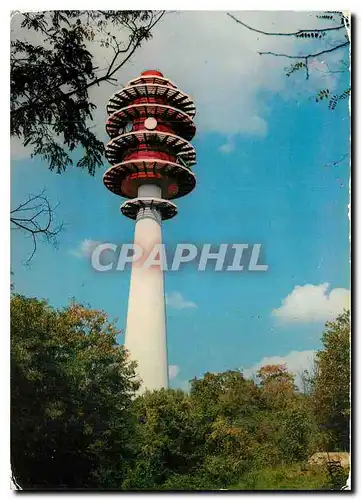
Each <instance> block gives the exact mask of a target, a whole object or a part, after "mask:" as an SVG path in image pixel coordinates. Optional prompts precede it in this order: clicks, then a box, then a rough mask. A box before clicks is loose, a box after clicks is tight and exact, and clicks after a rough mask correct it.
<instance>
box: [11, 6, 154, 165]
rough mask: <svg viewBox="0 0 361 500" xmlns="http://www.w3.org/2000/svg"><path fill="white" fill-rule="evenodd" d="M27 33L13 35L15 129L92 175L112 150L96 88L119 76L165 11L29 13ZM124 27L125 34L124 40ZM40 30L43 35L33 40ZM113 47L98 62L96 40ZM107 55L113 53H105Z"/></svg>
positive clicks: (53, 159) (36, 150) (51, 158)
mask: <svg viewBox="0 0 361 500" xmlns="http://www.w3.org/2000/svg"><path fill="white" fill-rule="evenodd" d="M21 15H22V16H23V19H22V22H21V28H22V29H23V30H24V33H25V34H26V36H25V37H24V39H23V40H22V39H16V40H13V41H12V42H11V135H12V136H16V137H18V138H20V139H21V140H22V142H23V144H24V146H30V147H31V148H32V154H31V155H32V156H34V155H39V156H41V157H42V158H44V159H45V160H46V161H48V162H49V168H50V169H51V170H54V169H55V170H56V171H57V172H58V173H61V172H63V171H64V170H65V169H66V167H67V166H68V165H72V164H73V159H72V158H71V152H72V151H74V150H75V148H77V147H80V148H81V149H82V158H81V159H80V160H78V161H77V163H76V166H77V167H80V168H85V169H87V170H88V172H89V173H90V174H92V175H94V173H95V169H96V167H97V166H100V165H101V164H102V155H103V151H104V145H103V142H102V141H100V140H99V139H98V138H97V137H96V135H95V134H94V132H92V130H91V127H89V120H92V112H93V110H94V109H95V107H96V106H95V104H94V103H93V102H92V100H91V99H90V97H89V90H90V89H91V88H92V87H94V86H96V85H100V84H101V83H102V82H108V83H114V81H117V78H116V75H117V74H118V72H119V70H120V69H121V68H122V67H123V66H124V65H125V64H126V63H127V61H129V59H130V58H131V57H132V55H133V54H134V53H135V51H136V50H137V49H138V48H139V47H140V46H141V45H142V43H143V42H144V41H146V40H148V39H149V38H150V37H151V31H152V29H153V27H154V26H155V25H156V24H157V23H158V22H159V21H160V19H161V18H162V17H163V15H164V11H114V10H109V11H89V10H85V11H79V10H71V11H69V10H68V11H49V12H36V13H23V14H21ZM119 32H120V33H121V34H124V35H125V40H124V41H122V40H119ZM34 35H36V36H37V37H40V39H41V42H40V43H37V42H34V43H32V42H30V41H28V38H30V39H31V38H33V37H34ZM91 44H93V46H94V44H100V45H101V46H103V47H105V48H109V50H110V51H111V55H112V57H111V59H110V62H109V63H107V64H106V66H105V68H98V67H96V66H95V61H94V59H95V58H94V54H92V53H91V52H90V50H89V46H90V45H91ZM104 62H106V59H105V60H104Z"/></svg>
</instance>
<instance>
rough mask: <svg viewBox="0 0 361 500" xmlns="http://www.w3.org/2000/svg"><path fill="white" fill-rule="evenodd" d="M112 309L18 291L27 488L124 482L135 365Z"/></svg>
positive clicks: (16, 348) (14, 354)
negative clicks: (57, 303)
mask: <svg viewBox="0 0 361 500" xmlns="http://www.w3.org/2000/svg"><path fill="white" fill-rule="evenodd" d="M117 333H119V332H118V331H117V330H116V328H115V326H114V324H113V323H110V322H109V321H108V319H107V316H106V315H105V313H103V312H101V311H94V310H90V309H87V308H85V307H83V306H81V305H79V304H77V303H72V304H71V305H70V306H69V307H67V308H65V309H62V310H56V309H54V308H52V307H51V306H49V304H48V303H47V302H45V301H40V300H37V299H32V298H26V297H24V296H21V295H13V297H12V299H11V467H12V473H13V476H14V478H15V481H16V483H17V484H19V485H20V487H21V488H22V489H25V490H26V489H52V490H54V489H55V490H56V489H75V488H78V489H79V488H80V489H84V488H115V489H120V487H121V484H122V481H123V479H124V477H125V475H126V473H127V470H128V468H129V467H131V465H132V458H133V442H132V439H133V434H134V423H135V422H134V419H133V417H132V414H131V412H130V407H131V398H132V396H133V395H134V391H135V390H136V389H137V388H138V384H137V382H135V373H134V365H133V364H132V363H129V362H128V359H127V355H126V351H125V350H124V349H123V347H122V346H119V345H117V343H116V339H115V336H116V334H117Z"/></svg>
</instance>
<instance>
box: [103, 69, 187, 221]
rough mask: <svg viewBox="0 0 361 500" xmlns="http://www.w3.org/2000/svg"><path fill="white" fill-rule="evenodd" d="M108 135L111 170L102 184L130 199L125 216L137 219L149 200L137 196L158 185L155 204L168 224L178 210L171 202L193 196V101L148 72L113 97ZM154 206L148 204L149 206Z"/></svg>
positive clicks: (152, 72)
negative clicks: (191, 141)
mask: <svg viewBox="0 0 361 500" xmlns="http://www.w3.org/2000/svg"><path fill="white" fill-rule="evenodd" d="M107 111H108V114H109V118H108V120H107V122H106V130H107V132H108V134H109V136H110V138H111V140H110V142H109V143H108V144H107V146H106V153H105V154H106V157H107V159H108V161H109V163H110V164H111V167H110V168H108V170H107V171H106V172H105V174H104V176H103V181H104V184H105V186H106V187H107V188H108V189H109V190H110V191H112V192H113V193H115V194H117V195H120V196H123V197H125V198H129V199H130V201H126V202H125V203H123V205H122V206H121V211H122V213H123V214H124V215H125V216H127V217H130V218H132V219H135V218H136V215H137V212H138V210H139V208H140V207H141V206H143V205H144V203H145V204H148V201H146V200H144V197H142V200H140V199H139V197H138V190H139V188H140V186H142V185H144V184H152V185H157V186H159V188H160V189H161V198H158V199H156V200H155V199H154V200H153V205H154V204H155V205H156V206H157V209H158V210H159V212H160V214H161V216H162V219H170V218H172V217H174V216H175V215H176V213H177V207H176V205H175V204H174V203H172V202H171V201H170V200H173V199H174V198H179V197H181V196H184V195H186V194H188V193H190V192H191V191H192V190H193V189H194V187H195V185H196V178H195V175H194V173H193V171H192V166H193V165H194V164H195V162H196V154H195V150H194V147H193V146H192V144H191V143H190V142H189V141H190V140H191V139H192V138H193V137H194V134H195V132H196V128H195V125H194V122H193V117H194V115H195V112H196V110H195V106H194V103H193V100H192V99H191V98H190V97H189V96H188V95H187V94H185V93H184V92H182V91H181V90H180V89H179V88H178V87H177V86H176V85H175V84H174V83H173V82H171V81H170V80H169V79H168V78H165V77H164V76H163V73H161V72H160V71H159V70H153V69H150V70H145V71H143V72H142V73H141V75H140V76H138V77H137V78H134V79H132V80H130V81H129V82H128V83H127V85H126V86H125V87H123V88H122V89H120V90H118V91H117V92H115V94H114V95H113V96H112V97H111V98H110V99H109V102H108V105H107ZM149 202H150V201H149Z"/></svg>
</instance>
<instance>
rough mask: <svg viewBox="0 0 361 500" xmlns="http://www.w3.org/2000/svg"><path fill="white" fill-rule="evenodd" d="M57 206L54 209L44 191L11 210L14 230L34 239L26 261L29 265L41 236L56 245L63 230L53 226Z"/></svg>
mask: <svg viewBox="0 0 361 500" xmlns="http://www.w3.org/2000/svg"><path fill="white" fill-rule="evenodd" d="M39 201H40V203H39ZM57 206H58V205H56V206H55V207H52V206H51V205H50V203H49V200H48V199H47V197H46V196H45V195H44V191H42V192H41V193H40V194H38V195H30V196H29V199H28V200H26V201H25V202H23V203H20V205H18V206H17V207H16V208H14V209H13V210H11V212H10V222H11V224H12V229H19V230H22V231H24V232H26V233H28V234H29V235H31V237H32V241H33V249H32V252H31V254H30V257H29V258H28V259H27V261H26V263H27V264H29V263H30V261H31V259H32V258H33V257H34V255H35V252H36V249H37V238H38V237H39V236H42V237H44V238H45V240H46V241H48V242H52V243H53V244H56V236H57V235H58V234H59V233H60V231H61V230H62V224H61V225H59V226H54V225H53V223H54V211H55V209H56V208H57ZM39 209H40V210H39ZM29 212H30V214H29Z"/></svg>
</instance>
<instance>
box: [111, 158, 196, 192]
mask: <svg viewBox="0 0 361 500" xmlns="http://www.w3.org/2000/svg"><path fill="white" fill-rule="evenodd" d="M103 182H104V185H105V186H106V187H107V188H108V189H109V191H111V192H112V193H114V194H117V195H119V196H123V197H124V198H135V197H137V194H138V188H139V187H140V186H141V185H142V184H156V185H158V186H160V187H161V188H162V196H164V198H167V199H170V200H171V199H174V198H181V197H182V196H185V195H187V194H188V193H190V192H191V191H193V189H194V188H195V186H196V176H195V175H194V173H193V172H192V171H191V170H190V169H188V168H187V167H184V166H183V165H180V164H179V163H175V162H172V161H168V160H162V159H157V158H154V159H152V158H148V159H133V160H128V161H124V162H122V163H119V164H118V165H114V166H112V167H110V168H108V170H107V171H106V172H105V173H104V175H103Z"/></svg>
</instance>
